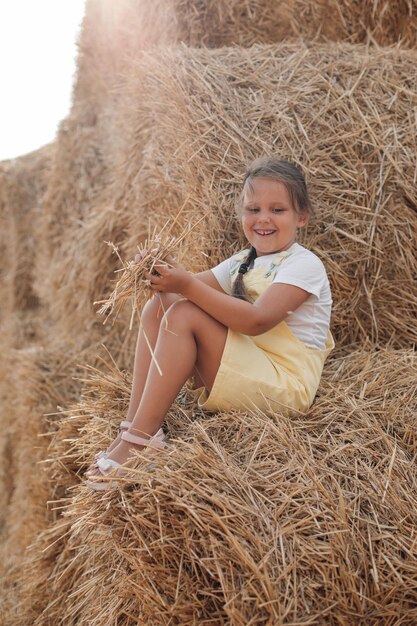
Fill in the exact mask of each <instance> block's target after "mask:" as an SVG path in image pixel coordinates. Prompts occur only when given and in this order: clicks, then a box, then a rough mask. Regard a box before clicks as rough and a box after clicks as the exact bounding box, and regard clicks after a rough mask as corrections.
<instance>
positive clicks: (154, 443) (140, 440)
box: [122, 429, 166, 448]
mask: <svg viewBox="0 0 417 626" xmlns="http://www.w3.org/2000/svg"><path fill="white" fill-rule="evenodd" d="M160 430H162V429H160ZM158 435H159V431H158V432H157V433H156V435H154V436H153V437H151V438H150V439H144V437H138V436H137V435H132V433H130V432H125V433H123V434H122V439H123V441H129V443H135V444H137V445H138V446H149V447H151V448H165V447H166V444H165V443H164V441H163V440H164V439H165V435H164V433H162V436H161V435H159V436H158Z"/></svg>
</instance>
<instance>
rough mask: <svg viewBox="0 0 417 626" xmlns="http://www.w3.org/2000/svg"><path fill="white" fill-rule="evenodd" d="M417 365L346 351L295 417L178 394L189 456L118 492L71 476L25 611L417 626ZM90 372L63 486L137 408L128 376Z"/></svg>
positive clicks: (385, 353)
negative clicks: (231, 408) (230, 408)
mask: <svg viewBox="0 0 417 626" xmlns="http://www.w3.org/2000/svg"><path fill="white" fill-rule="evenodd" d="M358 372H360V373H361V376H358ZM416 373H417V361H416V357H415V354H414V353H413V352H412V351H410V350H402V351H394V350H391V349H385V350H382V351H379V352H366V351H363V350H358V351H356V352H354V353H352V354H349V355H347V354H346V353H341V352H340V351H339V354H337V355H336V356H335V357H334V358H333V359H332V360H331V361H330V363H329V365H328V367H327V370H326V372H325V376H324V379H323V381H322V385H321V388H320V393H319V397H318V398H317V400H316V402H315V404H314V406H313V407H312V408H311V409H310V410H309V412H308V413H307V414H306V415H305V416H300V417H298V418H296V419H288V418H285V417H283V416H281V415H275V416H274V417H266V416H262V415H255V414H242V413H240V414H238V413H234V412H231V413H227V414H216V415H213V416H207V415H206V416H203V415H202V414H201V413H199V412H198V411H193V410H192V408H191V409H190V405H187V404H186V397H185V396H184V397H182V398H179V400H178V403H177V404H176V405H175V406H174V407H173V410H172V411H171V412H170V413H169V415H168V418H167V420H166V422H167V423H166V428H167V431H168V432H169V435H170V439H171V443H172V444H173V445H174V446H175V450H174V451H173V452H171V453H169V454H168V455H166V454H163V455H162V456H161V458H160V461H159V462H157V467H156V469H155V471H154V472H153V473H152V474H149V472H146V470H145V471H143V470H142V471H140V470H137V471H136V473H134V472H132V478H131V479H123V480H121V491H117V490H116V491H114V492H111V493H107V494H98V493H91V492H89V491H88V490H87V489H86V487H84V486H76V483H75V482H73V486H72V488H71V489H70V491H68V492H67V497H66V498H63V499H62V500H61V502H60V503H59V506H60V507H64V510H63V512H62V516H61V517H59V519H58V520H57V521H56V523H55V524H53V525H52V526H50V528H49V529H47V530H46V531H45V532H44V533H42V534H41V535H40V536H39V537H38V538H37V539H36V540H35V542H34V543H33V545H32V546H31V548H30V550H29V552H28V554H27V557H26V561H25V564H24V572H25V574H24V577H23V580H21V585H22V587H21V590H22V596H21V598H20V601H19V602H17V603H15V613H14V617H15V619H16V620H17V621H18V623H22V624H24V623H31V624H35V625H37V624H39V625H40V624H44V623H45V620H48V623H65V624H75V623H94V624H97V625H101V624H102V625H103V626H104V624H108V623H109V622H112V623H113V622H116V621H119V620H123V623H126V624H135V623H138V622H139V623H146V624H149V625H152V624H155V625H156V624H165V623H168V622H170V623H173V624H181V625H182V624H184V625H187V624H190V625H191V624H195V623H203V622H204V623H208V624H213V626H214V625H215V624H247V623H253V624H277V623H290V622H291V623H306V621H310V622H311V623H320V624H336V623H343V624H352V626H353V624H355V626H356V625H359V626H370V625H371V626H372V625H374V626H377V625H379V624H385V623H399V622H400V621H401V623H404V624H408V625H410V626H411V624H413V623H414V621H415V619H416V618H417V612H416V608H415V607H416V605H417V594H416V588H417V585H416V583H417V571H416V568H415V542H416V538H417V536H416V529H417V526H416V521H417V520H416V513H415V512H416V497H415V481H416V478H417V476H416V467H415V464H414V458H415V453H416V449H417V448H416V446H417V437H416V429H415V421H414V415H415V410H416V398H415V395H413V393H412V391H411V390H412V384H413V381H415V376H416ZM90 375H91V376H90V381H89V382H87V385H86V388H85V392H84V396H83V401H82V403H81V404H80V403H78V404H77V405H76V406H74V410H73V412H72V413H69V414H68V415H67V417H66V418H65V419H64V420H63V421H62V422H60V428H59V429H58V431H57V433H56V435H55V439H54V440H53V441H52V442H51V446H50V454H52V456H53V454H54V449H55V454H56V459H55V463H54V464H53V465H52V467H54V472H55V474H54V476H55V478H54V479H55V480H56V476H57V470H58V461H59V460H61V468H64V469H63V470H61V471H62V472H63V473H65V472H66V471H67V470H68V469H69V468H70V470H71V473H72V477H73V479H74V480H75V478H76V476H77V474H78V478H81V475H82V471H83V470H84V469H85V468H86V467H87V465H88V462H89V461H90V460H91V458H92V455H93V452H94V451H96V450H97V448H96V447H95V446H96V445H97V444H98V443H99V438H100V437H101V438H102V440H101V442H100V443H102V442H103V438H104V436H103V433H101V434H99V431H98V428H97V426H98V424H99V423H100V421H101V422H102V423H103V421H104V420H106V421H107V427H109V426H111V427H112V428H113V427H114V426H115V425H116V423H117V421H118V418H119V416H120V415H119V416H118V417H117V418H116V417H115V413H116V410H115V409H117V411H120V408H121V407H122V406H124V409H125V410H126V408H127V400H128V396H127V394H126V393H125V384H126V378H125V374H122V373H121V372H117V368H114V367H113V366H111V367H110V368H109V369H108V371H105V372H103V373H102V374H101V376H100V374H99V372H98V371H97V370H95V371H91V372H90ZM118 384H119V385H120V388H121V389H122V392H121V393H120V395H119V398H118V400H119V402H117V391H116V389H117V386H118ZM106 398H108V407H107V409H106ZM82 413H83V415H82ZM121 413H123V411H121ZM71 420H72V423H73V425H72V426H69V424H70V422H71ZM65 421H66V423H65ZM74 424H76V428H75V429H74V430H78V432H79V433H80V437H79V438H78V439H77V438H76V437H73V436H71V437H70V439H71V445H70V448H71V451H70V450H69V448H68V449H67V454H65V453H63V448H62V445H63V444H62V442H63V441H64V439H65V438H68V428H73V426H74ZM61 428H62V432H60V429H61ZM113 434H114V430H113ZM92 442H94V445H92ZM65 466H66V467H65ZM29 599H30V601H29Z"/></svg>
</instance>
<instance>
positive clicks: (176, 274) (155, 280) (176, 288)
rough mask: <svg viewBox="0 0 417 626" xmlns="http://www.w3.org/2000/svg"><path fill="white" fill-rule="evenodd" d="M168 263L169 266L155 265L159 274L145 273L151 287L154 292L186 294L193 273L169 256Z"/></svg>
mask: <svg viewBox="0 0 417 626" xmlns="http://www.w3.org/2000/svg"><path fill="white" fill-rule="evenodd" d="M167 263H169V266H166V265H155V267H154V270H155V271H156V272H157V274H151V273H147V274H145V276H146V278H147V280H148V281H149V285H150V288H151V289H152V291H154V292H157V291H159V292H164V293H178V294H184V292H185V291H186V290H187V288H188V286H189V284H190V282H191V281H192V279H193V274H192V273H191V272H188V271H187V270H186V269H185V267H184V266H183V265H180V264H179V263H176V262H175V261H174V260H173V259H172V258H168V259H167Z"/></svg>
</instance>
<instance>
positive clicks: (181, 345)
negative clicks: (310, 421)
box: [88, 158, 334, 489]
mask: <svg viewBox="0 0 417 626" xmlns="http://www.w3.org/2000/svg"><path fill="white" fill-rule="evenodd" d="M236 210H237V214H238V217H239V219H240V221H241V224H242V228H243V232H244V234H245V237H246V239H247V241H248V243H249V245H250V248H249V250H244V251H242V252H239V253H238V254H235V255H233V256H232V257H231V258H229V259H227V260H225V261H223V262H222V263H220V264H219V265H217V266H216V267H214V268H213V269H211V270H208V271H206V272H202V273H200V274H192V273H191V272H189V271H187V270H186V269H185V268H184V267H183V266H181V265H179V264H177V263H175V262H174V261H172V262H171V266H170V267H159V266H158V268H156V269H157V270H158V275H154V274H148V276H147V278H148V280H149V281H150V284H151V288H152V290H153V291H154V294H155V295H154V296H153V297H152V298H151V300H149V301H148V302H147V304H146V305H145V307H144V309H143V312H142V317H141V328H140V330H139V334H138V340H137V346H136V355H135V364H134V371H133V386H132V393H131V398H130V404H129V409H128V412H127V416H126V420H124V421H123V422H122V424H121V431H122V432H121V434H120V435H119V436H118V437H117V439H116V440H115V441H114V442H113V443H112V445H111V446H110V447H109V448H108V450H107V451H106V452H104V453H102V454H101V455H100V458H98V460H97V462H96V464H95V465H93V466H92V468H91V469H90V471H89V472H88V475H89V480H88V485H89V486H90V487H91V488H93V489H107V488H109V486H111V485H112V484H113V483H112V482H111V481H109V480H106V481H103V476H107V474H108V473H109V472H111V471H114V472H115V473H116V474H118V475H121V474H123V470H120V466H121V465H123V464H126V462H127V461H128V460H129V459H130V458H131V456H132V453H133V451H134V450H135V449H141V448H146V453H147V455H149V454H155V453H157V450H158V448H161V447H164V446H165V445H166V444H165V443H164V439H165V435H164V432H163V430H162V424H163V421H164V418H165V415H166V413H167V411H168V409H169V408H170V406H171V404H172V403H173V401H174V400H175V398H176V396H177V394H178V392H179V390H180V389H181V387H182V386H183V385H184V383H185V382H186V381H187V379H189V378H193V380H194V384H195V386H196V387H197V388H198V389H199V391H198V403H199V405H200V407H202V408H203V409H205V410H208V411H216V410H227V409H230V408H236V409H242V410H245V409H254V408H255V409H256V408H257V409H260V410H262V411H264V412H267V413H278V414H279V413H286V414H287V413H291V412H297V411H306V410H307V409H308V408H309V407H310V406H311V404H312V402H313V400H314V397H315V394H316V391H317V388H318V385H319V382H320V377H321V373H322V370H323V365H324V361H325V359H326V357H327V355H328V354H329V352H330V351H331V350H332V349H333V347H334V342H333V338H332V335H331V333H330V330H329V323H330V313H331V305H332V298H331V293H330V287H329V281H328V278H327V274H326V270H325V268H324V266H323V263H322V262H321V261H320V259H319V258H318V257H317V256H316V255H315V254H314V253H313V252H311V251H309V250H307V249H306V248H304V247H303V246H301V245H300V244H298V243H297V242H296V237H297V231H298V229H299V228H302V227H303V226H305V225H306V224H307V222H308V219H309V217H310V215H311V213H312V209H311V204H310V201H309V198H308V193H307V188H306V183H305V180H304V176H303V174H302V173H301V172H300V170H299V169H298V168H297V167H295V166H294V165H292V164H291V163H288V162H287V161H281V160H277V159H274V158H264V159H260V160H257V161H255V162H254V163H252V164H251V165H250V167H249V168H248V170H247V172H246V175H245V177H244V180H243V187H242V192H241V195H240V197H239V199H238V202H237V207H236ZM145 335H146V337H145ZM148 341H149V343H150V346H151V348H152V350H153V352H154V355H155V360H156V362H157V364H158V366H159V370H160V371H158V367H157V366H156V365H155V362H154V360H153V359H152V358H151V352H150V350H149V346H148ZM160 372H162V374H161V373H160Z"/></svg>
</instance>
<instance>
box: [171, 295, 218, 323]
mask: <svg viewBox="0 0 417 626" xmlns="http://www.w3.org/2000/svg"><path fill="white" fill-rule="evenodd" d="M199 314H203V315H207V313H204V311H202V310H201V309H200V308H199V307H198V306H197V305H195V304H193V303H192V302H190V301H189V300H185V299H182V300H177V301H176V302H174V303H173V304H171V306H170V307H169V309H168V310H167V311H166V312H165V314H164V317H163V322H165V323H166V324H167V327H168V326H169V324H175V325H176V326H177V325H178V324H184V323H185V324H187V325H189V324H190V323H191V322H192V321H193V320H194V319H195V316H196V315H199Z"/></svg>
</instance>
